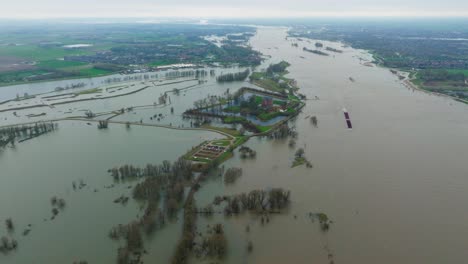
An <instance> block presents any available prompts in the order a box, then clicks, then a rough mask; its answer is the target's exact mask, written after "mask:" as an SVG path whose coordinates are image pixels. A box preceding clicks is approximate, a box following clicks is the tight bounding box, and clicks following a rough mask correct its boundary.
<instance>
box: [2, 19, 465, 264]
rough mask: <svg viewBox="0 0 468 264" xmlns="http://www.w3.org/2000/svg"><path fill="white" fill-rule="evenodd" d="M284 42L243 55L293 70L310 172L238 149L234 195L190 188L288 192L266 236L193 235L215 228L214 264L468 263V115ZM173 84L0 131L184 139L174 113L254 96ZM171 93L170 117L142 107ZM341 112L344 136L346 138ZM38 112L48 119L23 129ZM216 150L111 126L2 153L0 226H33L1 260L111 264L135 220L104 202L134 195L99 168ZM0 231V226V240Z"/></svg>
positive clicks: (161, 256) (232, 225)
mask: <svg viewBox="0 0 468 264" xmlns="http://www.w3.org/2000/svg"><path fill="white" fill-rule="evenodd" d="M286 36H287V35H286V29H283V28H259V30H258V33H257V35H256V36H254V37H253V38H252V39H251V41H250V44H251V45H252V47H253V48H254V49H256V50H258V51H260V52H262V53H263V54H265V55H268V56H270V59H268V60H267V61H266V62H265V63H264V65H263V66H262V67H265V65H268V64H269V63H273V62H274V63H276V62H279V61H281V60H286V61H288V62H289V63H290V64H291V66H290V68H288V70H289V72H290V73H289V74H288V76H287V77H290V78H294V79H296V80H297V82H298V86H299V87H300V88H301V89H300V91H299V92H300V93H303V94H305V95H306V96H307V98H308V100H307V101H306V106H305V107H304V108H303V110H302V113H301V114H299V115H298V116H297V118H295V119H293V120H291V121H289V123H290V125H291V126H294V127H296V131H297V132H298V139H297V140H296V141H297V144H296V146H297V147H302V148H304V150H305V156H306V157H307V159H308V160H309V161H311V163H312V164H313V168H306V167H305V166H299V167H296V168H291V164H292V162H293V160H294V153H295V151H296V149H294V148H291V147H290V146H289V145H288V140H270V139H266V138H252V139H250V140H249V141H248V142H247V143H246V144H245V145H246V146H248V147H250V148H252V149H254V150H255V151H256V153H257V155H256V158H255V159H241V158H240V155H239V154H238V151H235V156H234V157H233V158H232V159H230V160H228V161H227V162H225V163H224V164H223V165H224V166H225V167H241V168H242V169H243V175H242V177H240V178H239V179H238V181H237V182H236V183H234V184H232V185H229V186H225V184H224V182H223V181H222V179H221V178H212V179H209V180H208V181H207V182H205V183H204V184H202V186H201V188H200V190H199V191H198V192H197V193H196V195H195V198H196V201H197V205H198V206H200V207H203V206H205V205H207V204H209V203H211V202H212V201H213V199H214V197H215V196H217V195H229V194H238V193H241V192H248V191H251V190H253V189H270V188H275V187H282V188H285V189H288V190H290V191H291V201H292V203H291V206H290V208H289V209H288V211H287V212H286V213H283V214H277V215H272V216H271V218H270V221H269V223H267V224H265V225H261V224H260V221H259V219H258V215H250V214H243V215H239V216H231V217H225V216H223V215H222V214H215V215H214V216H212V217H203V216H200V217H199V218H198V228H199V229H200V230H203V229H204V228H205V227H206V226H207V225H208V224H210V225H212V224H215V223H219V222H222V223H223V224H224V226H225V231H226V237H227V239H228V254H227V256H226V258H225V259H224V260H223V263H233V264H234V263H287V262H289V263H311V262H316V263H329V261H330V260H333V261H334V262H335V263H356V264H358V263H389V264H390V263H392V264H393V263H434V264H435V263H464V261H465V260H466V259H467V258H468V253H467V251H466V245H467V242H468V239H467V238H466V237H467V235H468V221H467V219H468V208H467V207H466V201H467V200H468V178H467V177H468V168H467V166H466V161H467V160H468V148H467V144H465V142H466V139H467V136H466V135H467V134H468V115H467V114H466V113H467V111H468V106H467V105H465V104H462V103H459V102H455V101H453V100H452V99H449V98H445V97H440V96H434V95H430V94H427V93H423V92H419V91H415V90H413V89H408V88H407V87H405V86H404V85H403V83H402V82H401V81H399V80H398V77H397V76H395V75H393V74H392V73H391V72H390V71H389V70H388V69H383V68H380V67H375V66H374V67H372V64H369V62H370V61H371V56H370V55H369V54H368V53H366V52H365V51H361V50H354V49H352V48H347V47H346V48H345V47H343V46H342V44H340V43H329V42H325V41H321V42H322V43H324V45H326V46H330V47H333V48H336V49H341V50H343V53H339V54H338V53H337V54H332V55H331V56H320V55H317V54H312V53H308V52H304V51H303V47H306V48H313V47H314V43H315V41H297V40H295V39H285V37H286ZM292 43H298V46H299V47H294V46H292V45H291V44H292ZM233 70H234V71H235V69H233ZM218 71H221V69H218ZM224 71H226V70H224ZM350 78H352V80H353V81H350ZM181 80H182V81H184V82H180V83H177V84H169V85H165V86H152V87H151V88H148V89H145V90H143V91H141V92H138V93H134V94H130V95H126V96H122V97H115V98H110V99H107V100H96V101H84V102H76V103H72V104H64V105H58V106H55V108H47V107H45V108H40V109H35V108H34V109H25V110H20V111H17V116H14V115H13V114H12V113H11V112H3V113H0V124H2V125H6V124H12V123H18V122H31V121H36V120H42V119H55V118H63V117H70V116H75V115H82V112H83V110H91V111H93V112H96V113H104V112H111V111H115V110H118V109H120V108H123V107H129V106H142V107H141V108H136V109H134V111H130V112H126V113H124V114H122V115H119V116H116V117H115V118H113V119H112V120H115V121H122V122H126V121H131V122H138V121H144V122H145V123H149V124H160V125H172V126H174V127H182V126H185V127H187V126H189V124H188V122H187V121H186V120H182V118H181V114H182V113H183V112H184V111H185V110H186V109H187V108H190V107H192V106H193V102H194V101H195V100H199V99H203V98H205V97H206V96H207V95H208V94H210V95H222V94H223V93H225V92H226V90H227V89H228V88H229V89H230V90H231V91H236V90H238V89H240V88H241V87H242V86H252V85H251V84H249V83H246V82H240V83H227V84H219V83H217V82H216V80H215V79H214V78H211V77H208V78H206V81H207V82H204V83H199V82H198V81H193V80H184V79H181ZM55 85H56V84H53V85H52V84H51V87H52V86H55ZM174 88H176V89H180V90H181V91H180V93H179V95H175V94H173V93H170V94H169V96H170V98H171V104H170V105H167V106H165V107H158V106H154V102H155V101H157V100H158V97H159V96H161V94H162V93H164V92H168V91H173V89H174ZM0 89H2V94H3V90H5V91H10V93H11V94H13V95H15V94H16V93H17V92H18V91H13V90H9V88H8V87H2V88H0ZM21 89H22V88H21ZM184 89H185V90H184ZM171 107H173V108H174V113H171V111H170V108H171ZM344 108H345V109H347V111H348V113H349V116H350V119H351V120H352V122H353V129H352V130H350V129H348V128H347V125H346V119H345V116H344V115H343V109H344ZM70 111H71V112H70ZM38 112H39V113H40V112H46V113H47V115H46V117H44V116H41V117H34V118H28V117H27V114H30V113H38ZM67 112H69V113H67ZM155 114H162V116H163V117H164V118H162V119H161V120H160V121H157V120H155V119H153V118H152V117H154V115H155ZM110 115H112V113H109V116H110ZM311 115H313V116H316V117H317V119H318V126H317V127H315V126H313V125H312V124H311V122H310V121H309V120H308V119H306V117H308V116H311ZM221 137H222V136H221V135H219V134H215V133H211V132H204V131H178V130H168V129H164V128H154V127H139V126H132V127H131V128H130V129H127V128H126V127H125V126H124V125H116V124H111V125H110V129H109V130H105V131H101V130H97V128H96V126H95V124H94V123H93V124H92V125H87V124H86V122H80V121H63V122H59V130H58V131H54V132H52V133H49V134H47V135H44V136H41V137H39V138H37V139H33V140H30V141H28V142H25V143H21V144H18V145H17V146H16V148H8V149H6V150H4V151H0V168H2V172H1V177H0V208H1V210H2V213H1V215H2V218H3V216H8V217H12V218H13V219H14V220H15V223H16V226H18V228H17V229H16V230H15V232H17V233H21V232H22V231H23V229H24V228H26V227H27V226H28V224H31V225H32V227H31V232H30V234H28V235H27V236H22V235H17V236H16V237H18V243H19V249H18V250H17V251H16V252H12V253H11V254H8V255H5V256H3V255H2V256H0V257H1V258H0V260H5V261H6V262H5V263H34V262H36V261H39V262H45V261H47V262H48V263H71V262H73V261H75V260H80V259H84V260H87V261H89V263H115V252H116V248H117V247H118V246H119V245H118V243H117V242H113V241H112V240H110V239H109V238H108V231H109V228H110V227H111V226H113V225H116V224H119V223H127V222H128V221H130V220H131V219H133V218H135V216H136V215H137V214H138V213H139V205H138V204H136V203H135V202H133V201H132V200H131V201H130V202H129V203H128V204H127V205H126V206H122V205H120V204H114V203H113V202H112V201H113V200H114V199H115V198H117V197H119V196H120V195H122V194H126V195H128V194H129V192H130V189H128V186H129V185H132V184H134V183H128V184H119V185H116V186H115V187H114V188H109V189H107V188H104V186H109V185H111V184H112V183H113V180H112V178H111V177H110V176H109V174H108V173H107V169H109V168H111V167H113V166H116V165H119V164H124V163H130V164H137V165H144V164H146V163H158V162H161V161H162V160H175V159H176V158H177V157H179V156H181V155H183V154H184V153H185V152H186V151H187V150H188V149H190V148H191V147H192V146H194V145H198V144H199V143H201V142H203V141H204V140H209V139H213V138H221ZM45 153H47V155H45ZM80 180H81V181H83V183H85V184H86V186H85V187H83V188H82V189H80V190H73V189H72V182H73V181H75V182H79V181H80ZM95 189H96V190H97V191H96V192H95ZM54 195H56V196H58V197H60V198H64V199H65V201H66V202H67V206H66V208H65V209H64V210H63V211H61V212H60V213H59V214H58V215H57V217H56V218H55V219H54V220H50V218H51V216H52V213H51V205H50V199H51V197H52V196H54ZM12 201H21V203H19V202H17V203H13V202H12ZM317 212H324V213H326V214H327V215H328V216H329V217H330V219H331V220H332V221H333V223H332V225H331V227H330V230H329V231H328V232H323V231H321V230H320V227H319V226H318V224H317V223H316V222H313V221H312V220H311V218H310V213H317ZM246 226H249V228H250V231H249V232H246V231H245V230H246ZM4 232H6V230H5V229H4V227H3V225H2V226H1V227H0V234H2V233H4ZM180 233H181V223H180V221H177V222H174V223H171V224H170V225H168V226H166V227H165V229H163V230H161V231H158V232H157V233H155V236H154V238H152V239H150V241H149V243H146V245H147V246H146V249H147V250H148V252H149V254H147V255H145V257H144V260H145V263H149V262H150V261H151V262H154V263H167V262H168V260H169V258H170V256H171V254H172V253H173V251H174V247H175V245H176V242H177V240H178V239H179V236H180ZM248 241H252V243H253V251H252V252H251V253H248V252H247V250H246V247H247V243H248ZM0 262H2V263H3V261H0ZM191 262H193V263H198V262H201V263H212V262H213V260H211V259H206V260H204V259H196V258H194V259H192V260H191Z"/></svg>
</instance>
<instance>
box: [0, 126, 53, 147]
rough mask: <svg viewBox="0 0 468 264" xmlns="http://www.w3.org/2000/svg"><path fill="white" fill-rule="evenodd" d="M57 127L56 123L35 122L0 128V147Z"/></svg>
mask: <svg viewBox="0 0 468 264" xmlns="http://www.w3.org/2000/svg"><path fill="white" fill-rule="evenodd" d="M57 128H58V124H57V123H35V124H34V125H23V126H14V127H7V128H1V129H0V148H1V147H5V146H6V145H8V144H9V143H11V144H14V143H15V141H16V140H17V141H18V142H23V141H26V140H29V139H32V138H35V137H38V136H40V135H43V134H46V133H49V132H51V131H54V130H56V129H57Z"/></svg>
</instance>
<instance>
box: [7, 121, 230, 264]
mask: <svg viewBox="0 0 468 264" xmlns="http://www.w3.org/2000/svg"><path fill="white" fill-rule="evenodd" d="M215 138H222V136H220V135H218V134H215V133H212V132H205V131H178V130H171V131H170V133H168V130H167V129H162V128H154V127H138V126H132V127H131V128H130V129H127V128H126V127H125V126H124V125H112V124H110V125H109V129H108V130H105V131H104V130H98V129H97V128H96V126H94V125H93V126H88V125H86V124H85V123H83V122H71V121H63V122H60V123H59V130H57V131H54V132H51V133H49V134H46V135H43V136H40V137H38V138H35V139H33V140H29V141H26V142H23V143H19V144H17V146H16V148H14V149H12V148H8V149H5V150H4V151H0V168H1V177H0V208H1V216H0V218H1V221H2V225H1V226H0V236H3V235H7V231H6V229H5V225H4V224H3V222H4V221H5V219H6V218H7V217H11V218H12V219H13V221H14V224H15V231H14V233H13V234H12V237H14V238H15V239H17V240H18V245H19V248H18V249H17V250H16V251H15V252H10V253H9V254H6V255H3V254H2V255H0V263H5V264H6V263H72V262H73V261H79V260H87V261H88V263H115V262H116V256H117V248H118V247H119V246H122V245H121V244H119V242H114V241H112V240H111V239H110V238H109V237H108V233H109V230H110V228H111V227H113V226H116V225H118V224H127V223H129V222H131V221H133V220H135V219H137V215H138V214H140V215H141V211H140V207H139V205H138V204H136V203H135V202H134V201H132V199H130V201H129V202H128V203H127V204H126V205H121V204H115V203H113V201H114V200H115V199H116V198H118V197H120V196H121V195H125V196H130V197H131V189H129V188H128V187H129V186H134V185H135V184H136V183H137V182H136V181H134V182H132V181H129V182H127V183H125V184H115V187H113V188H108V187H109V186H111V185H112V184H114V181H113V179H112V177H111V176H110V175H109V174H108V173H107V170H108V169H109V168H113V167H115V166H120V165H124V164H135V165H138V166H145V165H146V164H147V163H153V164H159V163H161V162H162V161H163V160H175V159H177V158H178V157H179V156H180V155H181V154H183V153H185V152H186V151H188V150H189V149H190V148H191V147H192V146H195V145H198V144H200V143H201V142H203V141H205V140H210V139H215ZM80 181H83V183H85V184H86V186H85V187H84V188H82V189H77V190H73V186H72V183H73V182H76V184H77V185H78V184H79V182H80ZM53 196H57V197H58V198H63V199H65V202H66V208H65V209H64V210H63V211H61V212H60V213H59V214H58V216H57V217H56V218H55V219H54V220H51V216H52V205H51V203H50V199H51V198H52V197H53ZM29 224H31V225H32V227H31V232H30V233H29V234H28V235H27V236H23V235H22V233H23V231H24V230H25V229H27V228H28V225H29ZM180 232H181V226H180V221H179V222H174V223H170V224H169V225H167V226H166V227H165V229H164V230H161V231H158V232H155V235H154V237H151V238H148V239H147V244H148V246H147V249H149V250H150V253H151V254H150V255H149V256H151V257H154V256H155V255H156V256H157V258H158V259H160V260H161V261H162V263H165V262H167V261H168V260H169V258H170V257H171V254H172V249H173V248H174V247H175V245H176V243H177V241H178V237H179V234H180ZM121 243H122V242H121Z"/></svg>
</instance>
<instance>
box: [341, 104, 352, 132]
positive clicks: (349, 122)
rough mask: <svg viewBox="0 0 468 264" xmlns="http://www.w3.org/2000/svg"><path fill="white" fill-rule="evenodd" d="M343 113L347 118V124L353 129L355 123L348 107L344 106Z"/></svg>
mask: <svg viewBox="0 0 468 264" xmlns="http://www.w3.org/2000/svg"><path fill="white" fill-rule="evenodd" d="M343 114H344V117H345V120H346V125H347V126H348V128H349V129H352V128H353V124H352V123H351V117H350V116H349V113H348V111H347V110H346V108H343Z"/></svg>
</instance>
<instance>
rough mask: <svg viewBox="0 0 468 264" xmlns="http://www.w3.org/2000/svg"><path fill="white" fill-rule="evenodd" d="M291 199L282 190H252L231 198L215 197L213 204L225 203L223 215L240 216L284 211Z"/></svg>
mask: <svg viewBox="0 0 468 264" xmlns="http://www.w3.org/2000/svg"><path fill="white" fill-rule="evenodd" d="M290 198H291V192H290V191H287V190H284V189H283V188H273V189H270V190H269V191H266V190H253V191H250V192H249V193H241V194H238V195H232V196H223V197H220V196H217V197H215V199H214V201H213V204H215V205H219V204H221V203H222V202H225V203H226V206H225V207H224V214H226V215H233V214H240V213H243V212H245V211H250V212H254V213H268V212H276V211H278V210H282V209H285V208H286V207H287V206H288V205H289V203H290Z"/></svg>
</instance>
